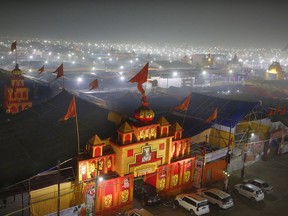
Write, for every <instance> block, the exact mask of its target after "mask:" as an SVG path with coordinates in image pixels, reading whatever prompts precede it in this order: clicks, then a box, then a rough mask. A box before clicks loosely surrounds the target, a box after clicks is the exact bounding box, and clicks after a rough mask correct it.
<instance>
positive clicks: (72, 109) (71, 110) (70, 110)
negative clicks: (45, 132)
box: [59, 96, 76, 121]
mask: <svg viewBox="0 0 288 216" xmlns="http://www.w3.org/2000/svg"><path fill="white" fill-rule="evenodd" d="M75 116H76V102H75V97H74V96H73V98H72V100H71V102H70V105H69V107H68V110H67V113H66V115H65V116H63V118H61V119H60V120H59V121H66V120H68V119H69V118H73V117H75Z"/></svg>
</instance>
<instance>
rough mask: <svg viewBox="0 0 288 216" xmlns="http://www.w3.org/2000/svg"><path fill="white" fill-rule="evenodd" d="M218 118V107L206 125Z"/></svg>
mask: <svg viewBox="0 0 288 216" xmlns="http://www.w3.org/2000/svg"><path fill="white" fill-rule="evenodd" d="M217 116H218V108H217V107H216V108H215V110H214V112H213V113H212V115H211V116H209V118H208V119H206V121H205V122H206V123H210V122H211V121H213V120H215V119H216V118H217Z"/></svg>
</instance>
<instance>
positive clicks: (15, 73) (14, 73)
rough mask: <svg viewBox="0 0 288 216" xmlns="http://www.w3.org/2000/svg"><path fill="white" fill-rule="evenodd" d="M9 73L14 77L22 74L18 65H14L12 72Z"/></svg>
mask: <svg viewBox="0 0 288 216" xmlns="http://www.w3.org/2000/svg"><path fill="white" fill-rule="evenodd" d="M11 73H12V75H14V76H21V75H22V73H23V72H22V70H20V69H19V66H18V64H16V66H15V68H14V70H12V72H11Z"/></svg>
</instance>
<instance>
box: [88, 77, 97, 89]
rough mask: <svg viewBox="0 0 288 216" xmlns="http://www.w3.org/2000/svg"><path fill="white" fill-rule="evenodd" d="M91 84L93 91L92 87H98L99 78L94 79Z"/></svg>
mask: <svg viewBox="0 0 288 216" xmlns="http://www.w3.org/2000/svg"><path fill="white" fill-rule="evenodd" d="M89 86H90V89H89V91H91V90H92V89H96V88H97V87H98V80H97V79H95V80H94V81H92V82H91V83H90V84H89Z"/></svg>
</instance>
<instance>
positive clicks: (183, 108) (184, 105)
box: [174, 94, 191, 111]
mask: <svg viewBox="0 0 288 216" xmlns="http://www.w3.org/2000/svg"><path fill="white" fill-rule="evenodd" d="M190 99H191V94H190V95H189V96H188V97H187V98H186V99H185V100H184V101H183V103H181V104H180V105H179V106H177V107H175V108H174V109H175V110H178V111H186V110H187V109H188V106H189V103H190Z"/></svg>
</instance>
